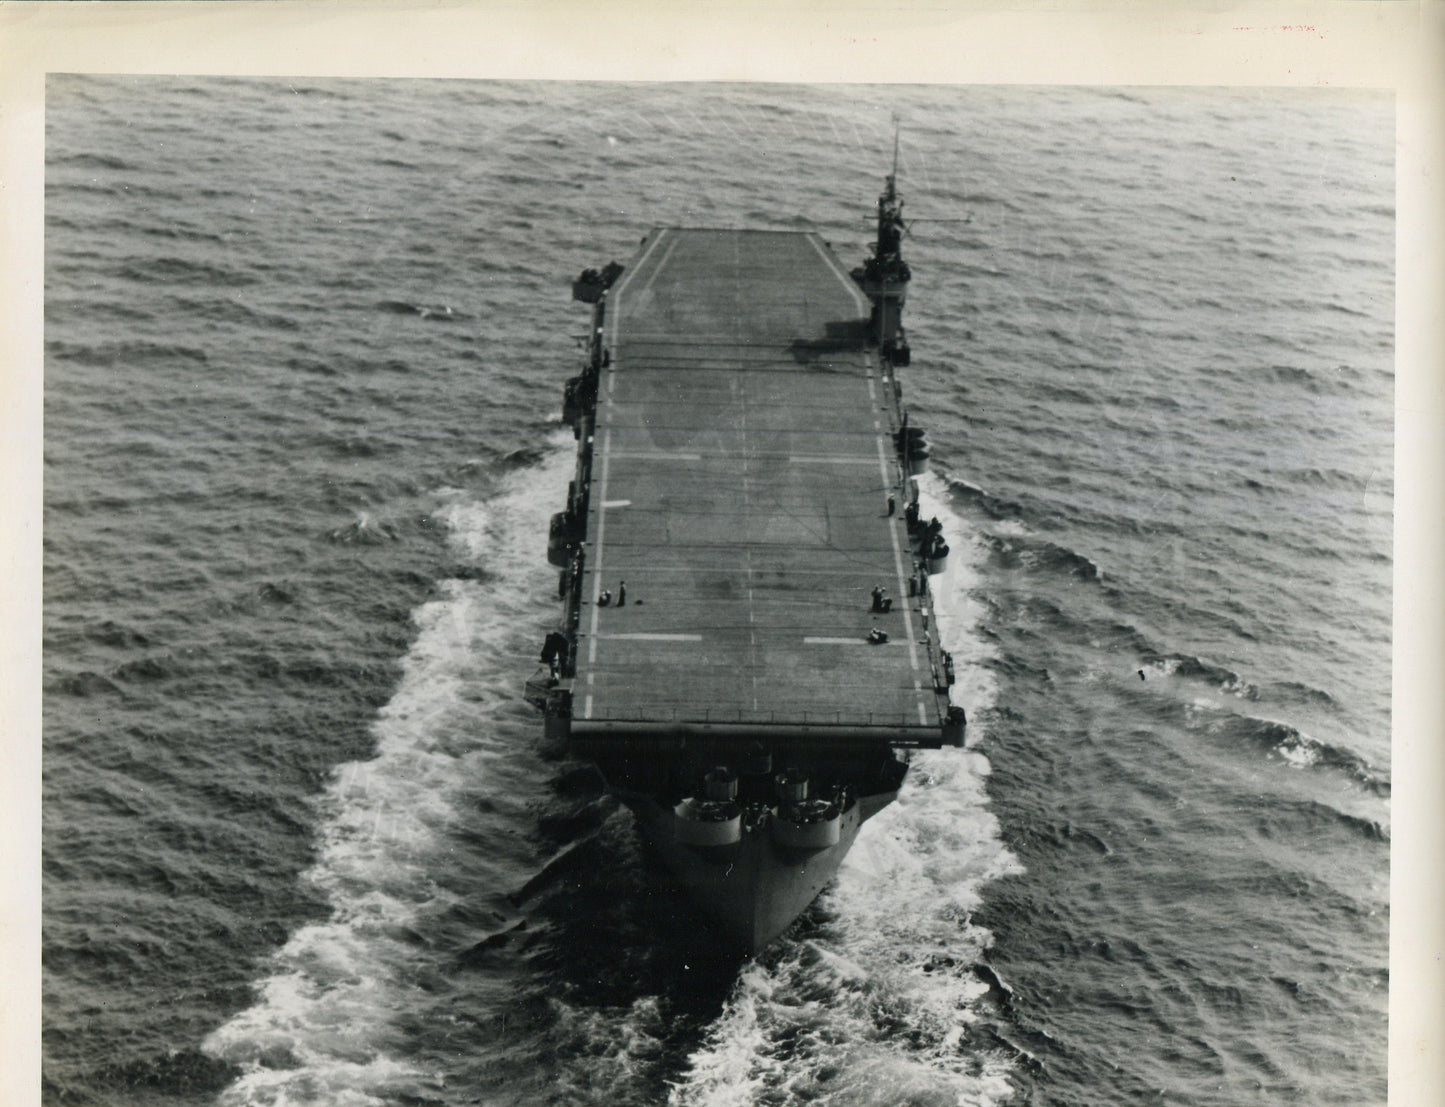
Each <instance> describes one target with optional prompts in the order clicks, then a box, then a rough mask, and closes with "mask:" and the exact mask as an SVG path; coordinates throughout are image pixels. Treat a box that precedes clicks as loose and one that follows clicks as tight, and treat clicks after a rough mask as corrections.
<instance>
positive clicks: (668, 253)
mask: <svg viewBox="0 0 1445 1107" xmlns="http://www.w3.org/2000/svg"><path fill="white" fill-rule="evenodd" d="M662 233H663V234H664V235H667V232H666V231H663V232H662ZM668 238H669V239H670V241H669V242H668V244H667V249H666V250H664V251H662V256H661V257H660V258H658V259H657V264H656V265H655V266H653V269H652V275H651V276H649V277H648V278H647V280H645V281H644V282H643V283H642V287H641V288H640V289H638V292H639V293H642V292H646V291H647V290H648V289H649V288H651V287H652V282H653V281H655V280H657V278H658V277H659V276H660V275H661V274H662V271H663V269H665V268H666V267H667V259H668V258H670V257H672V252H673V251H674V250H675V249H677V244H678V242H679V241H681V240H680V239H678V238H676V237H674V236H671V235H668ZM644 256H645V255H644ZM637 267H638V268H639V269H641V268H642V263H641V262H638V265H637Z"/></svg>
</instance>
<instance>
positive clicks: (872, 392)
mask: <svg viewBox="0 0 1445 1107" xmlns="http://www.w3.org/2000/svg"><path fill="white" fill-rule="evenodd" d="M868 398H869V399H870V400H872V401H873V402H874V403H877V402H878V390H877V389H876V388H874V387H873V378H872V377H869V378H868Z"/></svg>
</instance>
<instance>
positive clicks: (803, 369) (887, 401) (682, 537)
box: [570, 229, 948, 745]
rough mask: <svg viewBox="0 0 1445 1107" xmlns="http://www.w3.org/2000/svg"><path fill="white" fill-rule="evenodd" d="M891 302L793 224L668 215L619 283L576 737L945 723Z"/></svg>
mask: <svg viewBox="0 0 1445 1107" xmlns="http://www.w3.org/2000/svg"><path fill="white" fill-rule="evenodd" d="M870 308H871V305H870V302H869V299H868V297H867V296H866V295H865V294H864V292H863V291H862V290H861V289H860V288H859V286H858V284H857V283H856V282H855V281H854V280H853V279H852V278H851V277H850V276H849V274H848V273H847V271H846V270H844V268H843V267H842V265H841V264H840V263H839V261H838V259H837V258H836V257H835V256H834V255H833V253H832V251H831V250H830V249H829V248H828V246H827V245H826V244H825V243H824V242H823V241H822V240H821V239H820V238H819V237H818V236H817V235H815V234H807V233H795V232H766V231H729V230H688V229H667V230H659V231H655V232H653V233H652V234H651V235H650V236H649V237H648V238H646V239H645V240H644V242H643V246H642V248H641V249H640V251H639V253H638V255H637V257H635V258H634V259H633V261H632V262H631V264H629V265H628V266H627V268H626V270H625V271H624V275H623V276H622V277H621V278H620V279H619V280H618V281H617V282H616V284H615V285H614V286H613V287H612V288H611V289H610V291H609V293H608V295H607V297H606V304H605V316H604V333H603V334H602V335H601V336H599V338H600V342H601V345H602V348H603V349H604V350H605V359H604V360H603V361H602V364H601V367H600V372H599V373H598V376H597V382H596V392H597V394H596V401H595V414H594V418H593V419H592V421H591V423H590V425H589V428H588V429H589V432H590V434H591V439H592V440H591V443H590V446H591V464H590V489H589V491H588V496H587V510H586V519H585V532H584V536H583V538H582V541H581V552H582V556H581V558H580V559H579V560H580V564H581V566H582V569H581V579H580V581H579V582H578V585H579V586H578V588H577V595H578V596H579V598H580V599H579V603H578V607H577V609H576V614H575V618H576V628H575V645H574V647H573V662H574V670H575V671H574V674H573V679H572V681H571V693H572V695H571V704H572V708H571V723H570V729H571V732H572V734H573V735H574V736H583V735H586V734H593V735H598V736H601V735H605V734H608V733H616V734H618V735H621V734H623V733H629V734H638V733H647V732H656V733H671V734H685V733H688V732H690V731H695V730H696V729H698V728H701V729H703V730H707V731H714V732H716V731H734V728H736V732H738V733H782V732H799V733H807V732H813V731H814V730H815V728H817V729H818V730H819V731H820V732H834V733H837V732H839V731H840V730H846V731H856V732H858V733H866V734H871V735H878V736H884V737H887V738H888V739H889V740H892V741H895V742H899V743H903V744H929V745H937V744H938V742H937V740H938V735H939V728H940V725H941V723H942V722H943V720H944V717H945V714H946V712H947V709H948V703H947V695H946V690H945V689H944V688H943V687H940V686H939V677H938V667H937V665H938V659H937V650H936V646H935V645H934V636H935V633H936V630H935V628H934V626H933V625H932V624H931V621H930V611H929V602H928V598H927V588H926V574H925V573H924V572H923V571H922V569H921V567H920V566H919V564H918V563H917V562H916V561H915V560H914V558H913V556H912V553H911V548H910V538H909V531H908V526H907V524H906V523H905V519H904V504H905V500H906V498H907V495H908V493H907V489H906V484H907V473H906V472H905V471H904V470H903V468H902V467H901V464H900V459H899V452H898V449H897V446H896V443H895V434H896V432H898V431H899V429H900V426H899V424H900V419H901V416H900V413H899V405H898V393H897V386H896V382H895V380H894V379H893V376H892V372H893V371H892V370H891V368H890V367H889V366H888V365H887V364H886V363H885V362H880V359H879V358H878V356H877V351H876V347H870V345H869V338H870V334H869V330H870V322H869V320H870ZM875 589H882V590H884V591H886V593H887V596H888V598H889V599H891V601H892V604H891V610H889V611H886V612H880V611H878V610H876V609H875V604H874V590H875ZM619 599H620V600H621V601H622V602H621V603H619V602H618V601H619ZM607 600H610V602H606V603H604V601H607ZM875 630H877V631H881V632H882V634H884V635H886V636H887V641H886V642H882V643H878V642H875V641H871V640H870V632H873V631H875ZM877 637H878V635H873V638H877Z"/></svg>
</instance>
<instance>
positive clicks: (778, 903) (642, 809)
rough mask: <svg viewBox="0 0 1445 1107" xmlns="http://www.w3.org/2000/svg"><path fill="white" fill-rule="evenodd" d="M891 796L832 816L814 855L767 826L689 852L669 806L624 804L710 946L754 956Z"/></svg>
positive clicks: (822, 883) (807, 900)
mask: <svg viewBox="0 0 1445 1107" xmlns="http://www.w3.org/2000/svg"><path fill="white" fill-rule="evenodd" d="M897 794H898V793H897V792H896V791H891V792H886V793H882V794H879V795H875V796H868V797H863V798H861V799H859V800H858V801H856V802H854V803H853V804H852V806H850V807H849V808H848V809H847V810H845V811H843V812H841V813H840V815H839V826H838V841H837V844H835V845H831V846H826V847H823V848H815V849H809V848H802V849H800V848H796V847H792V846H789V845H785V844H782V843H780V842H779V840H778V836H777V835H776V834H775V833H774V832H773V831H772V828H771V825H770V822H769V821H768V820H766V819H765V820H763V821H762V822H761V823H760V824H759V825H754V826H749V827H745V828H743V830H742V836H741V839H740V840H739V841H738V842H736V843H734V844H731V845H725V846H712V847H707V846H703V847H699V846H694V845H688V844H685V843H683V842H681V841H680V840H679V837H678V833H677V823H678V816H677V814H676V812H675V810H674V808H673V807H672V806H670V805H668V804H665V803H660V802H658V800H657V799H655V798H652V797H641V796H634V797H631V798H629V799H627V800H626V802H627V804H628V806H629V807H630V808H631V809H632V811H633V812H634V814H635V815H636V816H637V825H638V829H639V830H640V831H641V833H642V836H643V839H644V840H645V841H646V843H647V844H648V846H650V847H651V848H652V849H653V850H654V851H655V852H656V854H657V856H658V857H659V858H660V859H661V860H662V862H663V864H664V865H665V866H666V867H667V869H668V870H669V871H670V872H671V873H672V874H673V876H675V877H676V878H677V880H678V882H679V884H680V885H681V886H682V889H683V891H684V892H685V893H686V895H687V897H688V898H689V899H690V900H691V901H692V903H693V904H694V905H695V906H696V907H697V909H698V911H699V912H700V913H701V914H702V915H703V916H704V917H705V918H706V919H707V920H708V921H709V923H710V924H711V926H712V930H713V933H714V935H715V937H716V939H717V940H719V941H723V942H726V943H727V944H729V945H732V946H734V947H736V948H737V949H738V950H739V951H741V952H745V953H756V952H757V951H758V950H761V949H762V948H763V947H764V946H766V945H768V944H769V943H770V942H772V941H773V940H774V939H775V938H777V937H779V936H780V935H781V934H783V932H784V931H786V930H787V929H788V928H789V927H790V926H791V925H792V924H793V922H794V921H795V920H796V919H797V918H798V916H800V915H801V914H802V913H803V912H804V911H806V910H807V909H808V907H809V905H811V904H812V902H813V901H814V900H815V899H817V898H818V895H819V893H821V892H822V891H823V889H824V888H826V887H827V886H828V885H829V884H830V883H832V881H833V878H834V877H836V876H837V874H838V869H839V868H840V866H841V865H842V864H843V859H844V858H845V857H847V855H848V851H849V850H850V849H851V848H852V847H853V842H854V840H855V839H856V838H857V836H858V831H859V829H860V828H861V827H862V825H863V823H864V821H865V820H866V819H868V818H869V817H870V816H872V815H874V814H876V813H877V812H878V811H881V810H882V809H883V808H884V807H886V806H887V805H888V804H890V803H892V802H893V800H894V798H895V797H896V796H897Z"/></svg>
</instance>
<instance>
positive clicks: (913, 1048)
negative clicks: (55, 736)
mask: <svg viewBox="0 0 1445 1107" xmlns="http://www.w3.org/2000/svg"><path fill="white" fill-rule="evenodd" d="M920 485H921V490H922V496H921V500H922V507H923V514H924V517H925V518H928V517H931V516H934V515H936V516H937V517H938V518H939V520H940V521H941V522H943V524H944V527H945V533H946V535H947V536H948V539H949V542H950V544H951V546H952V551H953V552H952V555H951V556H950V558H949V569H948V571H947V572H946V573H944V574H942V575H940V576H937V577H934V578H933V579H932V580H931V582H930V590H931V591H932V594H933V598H934V610H935V612H936V613H937V619H938V629H939V633H940V635H941V638H942V641H943V644H944V647H945V648H946V649H948V650H950V652H952V653H953V655H954V661H955V667H956V670H957V675H958V683H957V684H956V685H955V686H954V689H953V700H954V702H955V703H958V704H960V705H962V706H963V707H964V708H965V710H967V712H968V715H969V720H970V730H971V735H970V744H972V742H974V741H976V740H977V737H978V729H979V727H980V717H981V716H982V715H983V713H984V711H985V709H986V708H988V707H989V706H990V705H991V704H992V703H993V697H994V684H993V680H992V676H991V674H990V672H989V671H988V669H987V668H986V662H987V661H988V659H989V657H990V646H989V645H988V643H987V642H986V641H985V640H984V639H983V638H982V636H980V635H978V634H977V633H976V632H975V630H974V627H975V625H976V623H977V621H978V618H979V614H980V611H981V608H980V605H979V604H978V603H977V601H976V600H975V599H974V598H973V597H972V593H973V591H974V589H976V587H977V585H978V579H977V572H978V569H977V566H978V565H980V564H981V563H982V559H983V547H982V546H981V544H979V543H977V542H975V541H974V540H972V539H971V537H970V536H969V534H968V532H967V529H966V527H965V525H964V523H963V520H962V519H960V518H959V517H958V516H957V515H956V514H955V513H954V512H953V511H952V510H950V508H949V507H948V503H947V499H946V493H945V491H944V485H943V483H942V482H941V481H939V480H938V479H937V478H934V477H932V476H925V477H924V478H923V479H922V480H921V482H920ZM988 771H989V766H988V761H987V759H986V758H984V756H983V755H982V754H980V753H978V752H977V751H976V750H974V749H968V750H964V751H957V750H943V751H939V752H937V753H927V754H924V755H921V756H919V757H917V758H915V759H914V762H913V768H912V770H911V772H910V773H909V778H908V781H907V783H905V785H904V789H903V792H902V793H901V795H900V797H899V799H898V801H897V802H896V803H895V804H893V805H892V806H891V807H889V808H887V809H885V810H884V811H883V812H881V813H880V814H879V815H877V816H876V817H874V818H873V819H872V820H871V821H870V822H869V823H868V824H867V825H866V826H865V827H864V829H863V831H862V833H861V834H859V836H858V840H857V843H856V844H855V845H854V847H853V850H852V852H851V853H850V854H849V857H848V859H847V861H846V863H845V864H844V866H843V869H842V871H841V872H840V874H839V878H838V881H837V883H836V885H835V886H834V887H833V888H832V890H831V891H830V892H828V893H825V899H824V901H823V908H824V911H825V912H826V913H827V914H828V915H831V916H835V917H834V918H833V919H832V921H831V922H830V923H829V925H827V926H826V927H825V928H824V930H823V933H822V936H820V937H819V938H816V939H812V940H806V941H795V942H791V943H788V944H785V946H784V947H783V949H782V951H781V957H779V958H778V959H777V960H776V961H774V960H773V959H772V958H771V957H768V958H764V960H763V961H762V962H759V963H753V964H751V965H749V966H748V967H747V968H746V969H745V970H744V971H743V973H742V974H741V975H740V977H739V980H738V983H737V985H736V987H735V988H734V989H733V992H732V995H731V996H730V997H729V999H728V1001H727V1004H726V1006H725V1008H724V1010H723V1013H722V1015H721V1016H720V1017H719V1019H718V1020H717V1022H716V1023H715V1024H714V1025H713V1027H712V1029H711V1032H710V1033H709V1035H708V1037H707V1040H706V1042H705V1043H704V1045H703V1047H702V1048H701V1049H700V1050H699V1051H698V1052H697V1053H695V1054H694V1055H693V1057H692V1058H691V1062H690V1069H689V1072H688V1073H687V1075H686V1077H685V1078H684V1079H683V1081H682V1082H680V1083H679V1084H678V1085H677V1086H676V1087H675V1088H674V1089H673V1094H672V1097H671V1101H672V1104H673V1107H703V1105H705V1107H734V1105H736V1107H742V1105H745V1104H751V1103H755V1102H759V1101H762V1100H766V1101H767V1102H772V1103H803V1102H807V1103H813V1104H834V1103H836V1104H842V1103H847V1104H850V1105H853V1104H874V1103H876V1104H894V1103H902V1102H907V1103H935V1102H936V1103H940V1104H944V1103H947V1104H993V1103H998V1102H1001V1101H1002V1100H1004V1099H1006V1098H1007V1097H1008V1096H1009V1095H1010V1094H1011V1091H1012V1088H1011V1085H1010V1082H1009V1072H1010V1069H1011V1066H1012V1061H1011V1059H1010V1058H1009V1057H1007V1056H1005V1055H1004V1054H1003V1053H1002V1052H1001V1051H999V1050H997V1049H995V1048H993V1047H992V1046H990V1045H989V1044H987V1043H986V1042H982V1041H977V1040H975V1039H974V1038H972V1037H971V1036H970V1028H971V1027H972V1025H973V1024H974V1023H975V1022H976V1021H977V1018H978V1016H977V1014H976V1013H975V1006H976V1003H977V1001H978V1000H979V998H980V997H981V996H983V995H984V994H985V993H986V991H987V987H986V985H984V984H983V983H981V982H980V981H979V980H978V978H977V977H976V975H975V974H974V973H973V971H972V970H973V966H974V964H975V963H976V962H977V961H978V959H979V958H980V957H981V955H982V954H983V952H984V950H985V949H986V948H987V947H988V944H989V942H990V940H991V936H990V934H989V933H988V931H987V930H985V929H984V928H982V927H980V926H978V925H976V924H974V923H973V921H972V913H973V911H974V909H975V908H976V907H977V905H978V903H979V896H980V892H981V889H982V888H983V886H984V885H985V884H986V883H987V882H988V881H989V880H992V879H994V878H996V877H998V876H1002V875H1004V874H1005V873H1010V872H1018V871H1021V870H1020V866H1019V864H1018V862H1017V860H1016V859H1015V858H1014V857H1013V855H1012V854H1011V853H1010V852H1009V851H1008V849H1007V847H1006V846H1005V845H1004V844H1003V841H1002V840H1001V838H1000V835H999V827H998V822H997V820H996V819H995V818H994V816H993V814H992V812H991V811H990V810H989V809H988V797H987V794H986V792H985V789H984V782H985V779H986V778H987V776H988Z"/></svg>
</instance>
